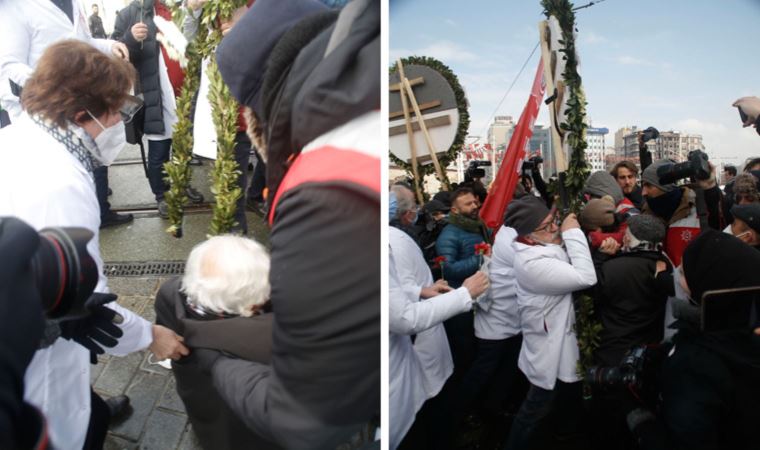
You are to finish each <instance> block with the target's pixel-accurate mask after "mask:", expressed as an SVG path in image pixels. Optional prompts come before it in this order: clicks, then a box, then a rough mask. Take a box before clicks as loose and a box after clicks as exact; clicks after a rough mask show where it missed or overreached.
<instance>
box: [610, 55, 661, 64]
mask: <svg viewBox="0 0 760 450" xmlns="http://www.w3.org/2000/svg"><path fill="white" fill-rule="evenodd" d="M615 62H617V63H618V64H622V65H624V66H647V67H651V66H654V65H655V64H654V63H652V62H650V61H645V60H643V59H639V58H635V57H633V56H628V55H622V56H618V57H617V58H615Z"/></svg>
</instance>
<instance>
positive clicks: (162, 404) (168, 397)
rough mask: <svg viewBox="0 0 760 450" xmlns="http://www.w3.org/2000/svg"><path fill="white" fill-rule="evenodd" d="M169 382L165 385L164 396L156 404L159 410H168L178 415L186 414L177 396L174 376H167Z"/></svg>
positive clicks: (183, 405)
mask: <svg viewBox="0 0 760 450" xmlns="http://www.w3.org/2000/svg"><path fill="white" fill-rule="evenodd" d="M168 377H169V381H168V382H167V383H166V390H165V391H164V395H162V396H161V400H160V401H159V402H158V407H159V408H165V409H169V410H172V411H175V412H178V413H182V414H186V411H185V404H184V403H182V399H180V398H179V395H178V394H177V382H176V381H175V379H174V376H172V375H169V376H168Z"/></svg>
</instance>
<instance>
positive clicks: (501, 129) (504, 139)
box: [487, 116, 515, 148]
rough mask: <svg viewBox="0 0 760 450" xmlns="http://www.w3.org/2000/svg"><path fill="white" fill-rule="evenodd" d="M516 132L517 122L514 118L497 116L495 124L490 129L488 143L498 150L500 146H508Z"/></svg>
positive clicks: (494, 120)
mask: <svg viewBox="0 0 760 450" xmlns="http://www.w3.org/2000/svg"><path fill="white" fill-rule="evenodd" d="M514 131H515V122H514V121H513V120H512V116H496V117H494V118H493V123H492V124H491V125H490V126H489V127H488V141H487V142H488V143H489V144H491V148H498V147H499V146H500V145H504V146H507V145H508V144H509V140H510V139H511V138H512V133H513V132H514Z"/></svg>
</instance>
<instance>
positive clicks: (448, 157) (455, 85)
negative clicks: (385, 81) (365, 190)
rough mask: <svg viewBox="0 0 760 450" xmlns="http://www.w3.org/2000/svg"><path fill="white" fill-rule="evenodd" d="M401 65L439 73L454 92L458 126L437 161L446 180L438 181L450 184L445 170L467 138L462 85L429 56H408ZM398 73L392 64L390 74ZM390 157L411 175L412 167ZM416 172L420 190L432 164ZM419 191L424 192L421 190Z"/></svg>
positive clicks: (451, 73) (437, 61) (464, 97)
mask: <svg viewBox="0 0 760 450" xmlns="http://www.w3.org/2000/svg"><path fill="white" fill-rule="evenodd" d="M401 63H402V64H403V65H404V66H407V65H412V64H416V65H420V66H427V67H430V68H431V69H433V70H435V71H436V72H438V73H440V74H441V75H442V76H443V77H444V78H445V79H446V81H447V82H448V83H449V86H451V89H452V90H453V91H454V97H455V99H456V104H457V109H458V110H459V124H458V126H457V132H456V137H455V138H454V142H453V143H452V144H451V146H450V147H449V149H448V150H446V152H445V153H444V154H443V155H441V156H439V157H438V161H439V162H440V164H441V167H443V168H444V173H443V176H444V178H446V179H445V180H440V181H441V183H444V184H450V183H449V180H448V176H447V175H446V172H445V168H446V167H447V166H448V165H449V164H450V163H451V162H452V161H454V160H455V159H456V157H457V153H459V151H460V150H462V147H463V146H464V140H465V137H467V130H468V129H469V128H470V114H469V113H468V112H467V96H466V95H465V93H464V89H463V88H462V85H461V84H459V78H457V76H456V75H455V74H454V72H453V71H452V70H451V69H450V68H449V67H448V66H447V65H446V64H444V63H442V62H441V61H439V60H437V59H435V58H431V57H429V56H409V57H407V58H401ZM397 71H398V67H397V64H395V63H394V64H393V65H392V66H391V68H390V73H391V74H394V73H396V72H397ZM388 154H389V155H390V159H391V161H393V163H394V164H396V165H397V166H399V167H401V168H402V169H404V170H406V172H407V173H408V174H410V175H411V174H412V165H411V164H410V163H407V162H406V161H402V160H401V159H399V158H398V157H396V155H394V154H393V153H392V152H388ZM418 170H419V175H420V179H419V180H417V183H419V185H420V188H421V187H422V179H423V178H425V175H429V174H432V173H435V167H434V166H433V165H432V164H427V165H419V164H418ZM421 191H424V190H422V189H421Z"/></svg>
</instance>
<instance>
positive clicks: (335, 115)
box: [212, 0, 381, 448]
mask: <svg viewBox="0 0 760 450" xmlns="http://www.w3.org/2000/svg"><path fill="white" fill-rule="evenodd" d="M362 4H363V2H361V1H358V2H354V3H352V4H350V5H349V6H347V7H346V8H344V9H343V10H342V11H341V18H344V17H345V16H344V15H343V14H344V13H346V12H352V10H354V11H355V9H354V8H356V7H358V6H361V5H362ZM352 5H353V6H352ZM281 7H282V3H280V2H279V1H274V0H272V1H266V0H259V1H257V2H256V3H255V4H254V5H253V7H252V8H251V10H250V11H249V12H248V13H247V16H248V17H245V16H244V17H243V18H242V19H241V21H240V22H239V24H238V26H237V27H236V28H235V29H234V30H233V31H232V32H231V33H230V35H229V36H228V37H227V38H225V39H230V40H229V41H227V44H225V43H224V42H223V43H222V44H221V45H220V47H219V50H218V53H217V60H218V61H219V64H220V71H221V72H222V74H223V76H225V73H226V74H229V72H228V71H227V69H229V67H223V66H224V65H226V64H227V63H228V62H230V61H229V60H228V59H227V58H226V56H230V55H226V54H225V49H229V48H228V47H229V45H231V44H230V43H233V44H234V43H235V42H237V41H236V39H238V38H243V39H240V41H241V42H258V41H260V40H262V39H264V40H266V38H261V39H257V38H256V37H253V36H251V35H248V33H250V34H254V33H256V32H259V33H261V32H265V31H266V29H262V28H261V27H259V28H258V29H253V28H240V25H243V24H246V23H248V21H250V20H251V19H252V18H253V17H254V16H252V14H261V16H260V17H271V14H273V13H274V12H273V11H276V10H277V9H278V8H281ZM267 9H269V10H268V11H267ZM359 12H360V14H359V15H358V17H356V18H355V20H354V21H353V22H349V24H350V25H349V27H348V28H347V29H344V30H345V31H347V34H346V35H344V36H342V37H341V39H340V40H338V42H339V44H338V45H337V47H335V48H334V50H332V51H331V52H326V49H327V48H328V44H329V43H330V38H331V36H332V35H333V31H334V30H335V29H336V25H335V21H336V17H335V15H336V14H337V13H334V12H333V13H330V12H328V13H325V12H318V13H316V15H313V16H310V17H306V18H304V19H303V20H302V21H301V22H300V23H299V24H298V25H295V26H293V27H292V29H290V30H288V31H287V32H286V33H285V34H284V35H283V36H282V38H280V39H279V41H278V43H277V45H276V46H275V47H274V49H273V50H272V52H271V55H269V57H268V58H266V59H265V60H262V61H260V64H259V63H257V64H255V65H254V64H252V65H253V66H256V67H267V71H266V74H265V75H264V79H263V81H262V86H263V87H262V96H263V98H262V102H261V103H262V105H263V106H262V110H260V111H259V113H260V114H259V116H260V118H261V119H262V120H263V121H264V122H265V123H266V130H265V133H266V136H267V138H266V140H267V144H268V149H267V153H268V156H269V159H268V163H267V183H268V187H269V195H270V200H271V198H272V196H273V195H274V194H275V193H276V192H277V188H278V186H279V184H280V182H281V180H282V178H283V177H284V175H285V173H286V171H287V168H288V163H287V161H288V159H289V158H290V157H291V156H293V157H295V156H297V155H298V154H299V153H300V150H301V149H302V148H303V146H304V145H306V144H307V143H309V142H311V141H312V140H313V139H314V138H316V137H318V136H320V135H323V134H325V133H326V132H328V131H330V130H333V129H335V128H337V127H339V126H341V125H344V124H346V123H347V122H349V121H351V120H352V119H354V118H357V117H359V116H361V115H363V114H364V113H367V112H370V111H375V110H377V109H379V106H380V92H381V89H380V73H381V69H380V4H379V2H378V1H375V0H373V1H370V2H369V5H367V6H364V7H363V9H361V10H360V11H359ZM273 27H274V26H273ZM244 34H245V36H243V35H244ZM233 50H234V51H233V52H232V54H233V55H234V54H240V55H246V53H240V52H237V53H235V51H236V50H237V49H233ZM326 53H327V54H326ZM247 55H248V57H253V54H252V53H247ZM241 57H242V56H241ZM241 64H242V63H241ZM236 89H237V88H233V92H236ZM242 96H243V95H241V97H242ZM378 125H379V124H378ZM345 170H351V167H350V164H348V166H347V167H345ZM336 208H339V209H338V210H336ZM336 211H340V212H339V213H336ZM273 214H274V216H273V217H274V218H273V224H272V231H271V235H270V242H271V256H272V259H271V270H270V282H271V286H272V292H271V301H272V307H273V309H274V312H275V321H274V327H273V335H272V363H271V368H270V367H267V366H262V365H257V364H255V363H249V362H246V361H240V360H236V359H232V358H224V357H223V358H220V359H219V361H217V362H216V364H215V365H214V366H213V370H212V373H213V375H214V384H215V386H216V387H217V390H218V391H219V392H220V394H221V395H222V397H223V398H225V400H226V401H227V402H228V404H229V405H230V407H231V408H232V410H233V411H235V412H236V413H237V414H238V415H239V416H240V417H241V418H242V419H243V420H244V421H245V423H246V424H247V425H248V426H249V427H251V428H252V429H254V430H256V431H257V432H258V431H259V430H261V432H262V433H270V436H271V439H273V440H274V441H275V442H278V443H279V444H281V445H283V446H285V447H289V448H333V447H335V446H337V445H339V444H341V443H342V442H345V441H346V440H347V439H348V438H349V437H350V436H351V435H352V434H353V433H354V432H356V431H357V430H358V429H359V428H361V426H362V425H363V424H365V423H367V422H369V421H370V420H372V419H373V418H374V417H375V416H376V415H377V414H378V413H379V410H380V335H381V333H380V277H379V275H378V274H379V273H380V248H381V245H380V222H381V221H380V199H379V194H378V193H375V192H370V191H369V190H367V189H363V188H361V187H359V186H356V185H351V184H348V183H346V182H340V181H325V182H311V183H306V184H302V185H300V186H298V187H296V188H293V189H291V190H289V191H288V193H287V194H285V195H283V196H282V197H281V198H280V199H279V203H278V204H277V205H276V209H275V211H274V212H273Z"/></svg>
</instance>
